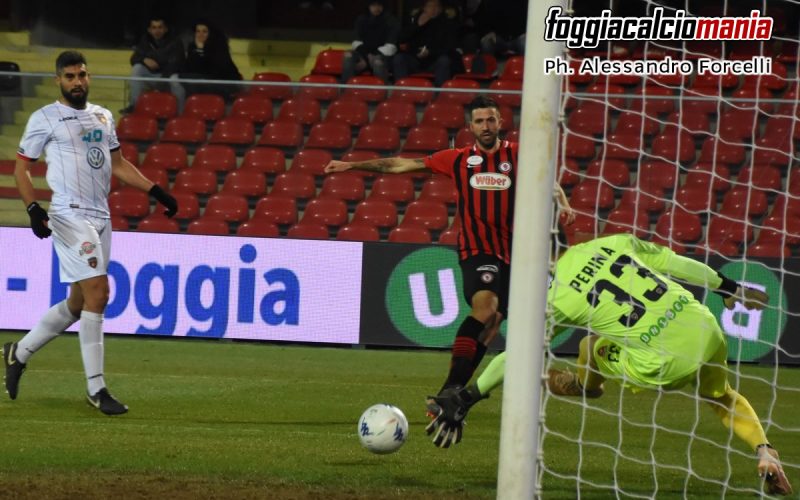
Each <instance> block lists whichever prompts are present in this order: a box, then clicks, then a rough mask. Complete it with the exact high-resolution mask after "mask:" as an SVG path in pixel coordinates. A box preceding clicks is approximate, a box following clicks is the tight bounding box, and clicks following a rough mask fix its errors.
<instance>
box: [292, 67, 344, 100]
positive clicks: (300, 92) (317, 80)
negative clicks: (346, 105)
mask: <svg viewBox="0 0 800 500" xmlns="http://www.w3.org/2000/svg"><path fill="white" fill-rule="evenodd" d="M300 82H302V83H312V84H321V85H324V87H316V86H313V87H298V88H297V94H295V97H298V98H301V99H305V98H310V99H316V100H318V101H332V100H334V99H336V98H337V97H338V96H339V88H338V87H337V86H336V85H337V84H338V83H339V80H338V79H337V78H336V77H335V76H333V75H315V74H313V73H312V74H310V75H305V76H302V77H300Z"/></svg>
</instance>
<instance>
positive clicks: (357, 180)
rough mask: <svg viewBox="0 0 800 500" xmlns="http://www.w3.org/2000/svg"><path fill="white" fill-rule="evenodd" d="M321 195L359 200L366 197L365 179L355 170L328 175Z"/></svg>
mask: <svg viewBox="0 0 800 500" xmlns="http://www.w3.org/2000/svg"><path fill="white" fill-rule="evenodd" d="M319 196H320V197H327V198H338V199H340V200H344V201H348V202H359V201H361V200H363V199H364V179H363V178H362V177H361V176H359V175H358V174H354V173H353V172H337V173H333V174H330V175H327V176H325V180H324V181H323V182H322V189H321V190H320V192H319Z"/></svg>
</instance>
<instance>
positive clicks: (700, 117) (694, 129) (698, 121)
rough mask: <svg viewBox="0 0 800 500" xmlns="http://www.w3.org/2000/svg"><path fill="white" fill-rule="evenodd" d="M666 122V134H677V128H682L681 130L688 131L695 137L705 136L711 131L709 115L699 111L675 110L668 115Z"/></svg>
mask: <svg viewBox="0 0 800 500" xmlns="http://www.w3.org/2000/svg"><path fill="white" fill-rule="evenodd" d="M666 122H667V124H666V125H665V126H664V132H663V133H665V134H666V133H670V134H675V133H676V132H677V130H680V131H681V132H688V133H689V134H691V135H693V136H695V137H699V138H703V137H705V136H708V135H710V133H711V132H710V131H711V124H710V122H709V120H708V115H707V114H705V113H698V112H697V111H694V112H693V111H683V112H681V113H679V112H677V111H673V112H672V113H670V115H669V116H668V117H667V120H666Z"/></svg>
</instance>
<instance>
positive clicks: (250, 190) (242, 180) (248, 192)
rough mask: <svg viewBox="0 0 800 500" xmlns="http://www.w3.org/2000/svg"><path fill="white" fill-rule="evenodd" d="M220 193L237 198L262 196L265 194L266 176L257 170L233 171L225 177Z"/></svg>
mask: <svg viewBox="0 0 800 500" xmlns="http://www.w3.org/2000/svg"><path fill="white" fill-rule="evenodd" d="M222 192H223V193H230V194H235V195H239V196H255V197H259V196H263V195H264V194H265V193H266V192H267V176H266V175H264V173H263V172H259V171H257V170H249V169H244V170H243V169H238V170H233V171H231V172H228V174H227V175H226V176H225V182H224V183H223V184H222Z"/></svg>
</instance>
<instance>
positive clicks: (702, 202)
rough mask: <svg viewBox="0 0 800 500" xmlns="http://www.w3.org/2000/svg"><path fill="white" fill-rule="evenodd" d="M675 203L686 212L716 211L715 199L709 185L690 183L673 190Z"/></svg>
mask: <svg viewBox="0 0 800 500" xmlns="http://www.w3.org/2000/svg"><path fill="white" fill-rule="evenodd" d="M675 203H677V204H678V206H679V207H681V208H683V209H684V210H686V211H688V212H695V213H697V212H707V211H709V210H711V211H716V207H717V201H716V196H715V195H714V192H713V191H712V190H711V189H710V187H709V186H701V185H697V184H690V185H686V186H681V187H680V188H678V190H677V191H676V192H675Z"/></svg>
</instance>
